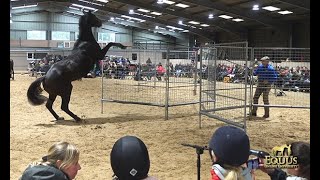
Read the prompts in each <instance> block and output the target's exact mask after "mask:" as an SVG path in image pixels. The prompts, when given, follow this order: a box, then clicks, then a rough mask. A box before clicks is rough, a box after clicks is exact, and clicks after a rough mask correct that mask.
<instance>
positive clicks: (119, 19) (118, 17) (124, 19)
mask: <svg viewBox="0 0 320 180" xmlns="http://www.w3.org/2000/svg"><path fill="white" fill-rule="evenodd" d="M116 19H118V20H122V21H124V20H125V19H123V18H119V17H116Z"/></svg>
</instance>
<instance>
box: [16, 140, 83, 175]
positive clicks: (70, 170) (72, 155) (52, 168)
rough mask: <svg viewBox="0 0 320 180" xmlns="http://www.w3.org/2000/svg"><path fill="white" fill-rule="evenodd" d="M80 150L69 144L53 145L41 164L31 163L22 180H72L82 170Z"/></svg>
mask: <svg viewBox="0 0 320 180" xmlns="http://www.w3.org/2000/svg"><path fill="white" fill-rule="evenodd" d="M79 155H80V152H79V150H78V149H77V148H76V147H75V146H74V145H72V144H70V143H68V142H57V143H55V144H53V145H52V146H51V147H50V148H49V150H48V154H47V155H46V156H44V157H43V158H42V161H41V162H33V163H30V164H29V165H28V167H27V169H26V170H25V171H24V172H23V174H22V176H21V178H20V180H72V179H74V178H75V177H76V175H77V173H78V171H79V170H80V169H81V166H80V164H79Z"/></svg>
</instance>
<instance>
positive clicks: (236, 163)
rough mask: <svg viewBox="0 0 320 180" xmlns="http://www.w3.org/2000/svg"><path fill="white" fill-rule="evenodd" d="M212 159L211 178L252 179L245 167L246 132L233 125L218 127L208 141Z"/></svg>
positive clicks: (249, 171) (229, 179)
mask: <svg viewBox="0 0 320 180" xmlns="http://www.w3.org/2000/svg"><path fill="white" fill-rule="evenodd" d="M209 153H210V157H211V159H212V162H213V164H212V169H211V177H212V178H211V180H253V179H255V178H254V177H253V176H252V174H251V169H249V168H247V167H246V162H247V161H248V159H249V155H250V142H249V137H248V136H247V134H246V133H245V132H244V131H243V130H242V129H240V128H237V127H234V126H222V127H220V128H218V129H217V130H216V131H215V132H214V134H213V135H212V138H211V139H210V141H209Z"/></svg>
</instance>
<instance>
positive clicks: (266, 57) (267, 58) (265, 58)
mask: <svg viewBox="0 0 320 180" xmlns="http://www.w3.org/2000/svg"><path fill="white" fill-rule="evenodd" d="M269 59H270V58H269V57H268V56H264V57H262V58H261V59H260V60H261V61H264V60H267V61H269Z"/></svg>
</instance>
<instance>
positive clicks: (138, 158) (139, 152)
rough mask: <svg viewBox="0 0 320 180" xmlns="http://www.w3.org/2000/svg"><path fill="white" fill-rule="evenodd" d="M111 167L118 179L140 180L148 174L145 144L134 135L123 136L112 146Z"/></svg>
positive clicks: (147, 156)
mask: <svg viewBox="0 0 320 180" xmlns="http://www.w3.org/2000/svg"><path fill="white" fill-rule="evenodd" d="M110 159H111V167H112V170H113V172H114V174H115V175H116V176H117V177H118V179H119V180H140V179H144V178H146V177H147V176H148V172H149V169H150V160H149V153H148V150H147V147H146V145H145V144H144V143H143V142H142V141H141V140H140V139H139V138H137V137H135V136H124V137H122V138H120V139H118V140H117V141H116V142H115V144H114V145H113V147H112V150H111V154H110Z"/></svg>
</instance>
